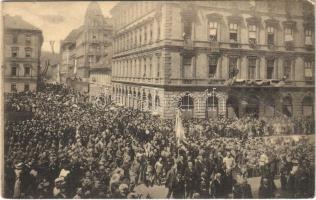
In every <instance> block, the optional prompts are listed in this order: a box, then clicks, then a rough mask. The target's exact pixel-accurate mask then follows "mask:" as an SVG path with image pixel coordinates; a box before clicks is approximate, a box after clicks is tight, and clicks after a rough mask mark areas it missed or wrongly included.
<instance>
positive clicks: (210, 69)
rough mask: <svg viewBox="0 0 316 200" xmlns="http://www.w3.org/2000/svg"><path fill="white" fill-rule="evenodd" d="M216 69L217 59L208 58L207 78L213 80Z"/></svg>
mask: <svg viewBox="0 0 316 200" xmlns="http://www.w3.org/2000/svg"><path fill="white" fill-rule="evenodd" d="M216 68H217V57H214V56H210V57H209V65H208V76H209V77H210V78H215V74H216Z"/></svg>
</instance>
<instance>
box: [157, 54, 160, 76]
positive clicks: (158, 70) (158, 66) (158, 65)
mask: <svg viewBox="0 0 316 200" xmlns="http://www.w3.org/2000/svg"><path fill="white" fill-rule="evenodd" d="M157 77H158V78H159V77H160V57H159V56H157Z"/></svg>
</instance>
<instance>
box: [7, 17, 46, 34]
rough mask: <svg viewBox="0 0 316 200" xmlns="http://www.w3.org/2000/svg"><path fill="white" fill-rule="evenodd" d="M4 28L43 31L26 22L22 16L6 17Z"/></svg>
mask: <svg viewBox="0 0 316 200" xmlns="http://www.w3.org/2000/svg"><path fill="white" fill-rule="evenodd" d="M3 18H4V28H5V29H19V30H32V31H41V30H40V29H39V28H37V27H35V26H34V25H32V24H30V23H28V22H27V21H24V20H23V19H22V17H21V16H10V15H5V16H4V17H3Z"/></svg>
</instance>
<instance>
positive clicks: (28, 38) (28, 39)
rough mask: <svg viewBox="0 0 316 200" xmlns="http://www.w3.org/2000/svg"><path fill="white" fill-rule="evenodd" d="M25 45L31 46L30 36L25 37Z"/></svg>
mask: <svg viewBox="0 0 316 200" xmlns="http://www.w3.org/2000/svg"><path fill="white" fill-rule="evenodd" d="M25 44H26V45H30V44H31V35H25Z"/></svg>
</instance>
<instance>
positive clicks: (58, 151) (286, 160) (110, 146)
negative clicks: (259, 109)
mask: <svg viewBox="0 0 316 200" xmlns="http://www.w3.org/2000/svg"><path fill="white" fill-rule="evenodd" d="M7 106H8V107H10V109H18V110H24V109H27V110H29V111H32V112H33V113H34V116H33V118H32V119H29V120H24V121H7V122H6V124H5V196H6V197H14V198H52V197H54V198H151V197H152V196H151V192H150V191H151V188H152V187H153V186H154V185H165V186H166V187H167V188H168V194H167V196H166V197H173V198H226V197H229V195H232V196H233V197H234V198H252V197H253V196H252V195H253V194H252V188H251V186H250V184H249V183H247V178H249V177H253V176H260V177H261V183H260V188H259V198H270V197H274V196H275V194H276V187H275V184H274V179H275V176H280V180H281V186H282V190H283V191H284V192H285V194H286V195H287V196H286V197H312V196H313V194H314V177H315V175H314V143H311V142H310V141H309V140H308V138H306V137H304V136H303V137H300V138H299V139H293V138H290V137H286V138H278V137H275V138H274V137H272V138H271V137H252V136H262V135H270V134H266V132H265V131H263V133H262V134H261V133H260V134H258V130H259V128H258V129H257V128H256V127H257V126H256V124H257V123H259V122H260V121H259V120H253V119H251V118H248V119H246V118H245V119H240V120H231V121H227V119H218V120H216V123H215V121H209V122H204V121H199V120H189V121H185V122H184V126H185V127H186V139H185V140H184V141H183V142H182V143H181V144H179V145H178V144H177V142H176V138H175V134H174V121H173V120H161V119H159V118H158V117H156V116H152V115H150V114H149V113H147V112H142V111H138V110H134V109H128V108H119V107H116V106H114V105H107V106H102V105H96V104H92V103H89V102H87V97H86V96H84V95H81V94H79V93H77V92H75V91H73V90H71V89H68V88H66V87H63V86H60V85H47V86H46V88H45V90H43V91H42V92H36V93H32V92H26V93H18V94H12V95H10V96H8V97H7ZM238 123H240V124H242V123H244V124H246V125H245V126H242V125H240V124H238ZM260 123H263V122H260ZM260 123H259V126H258V127H260V130H265V129H267V128H266V125H265V124H261V125H260ZM213 124H217V125H215V126H213ZM249 124H252V125H249ZM236 127H237V128H236ZM245 127H246V128H245ZM272 132H273V131H272ZM234 136H237V137H234Z"/></svg>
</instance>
